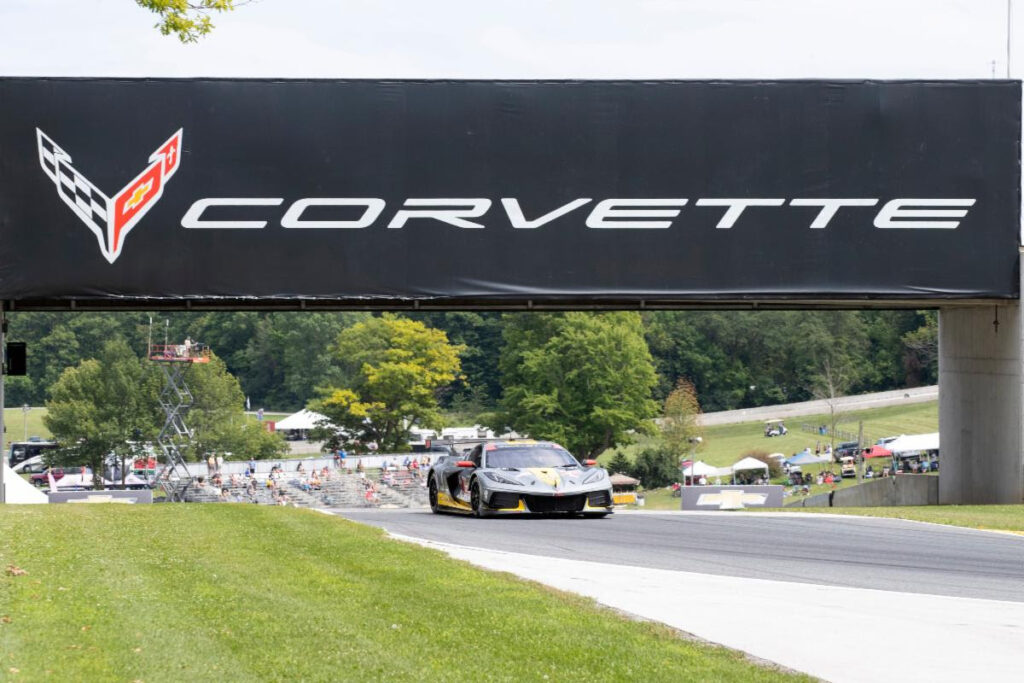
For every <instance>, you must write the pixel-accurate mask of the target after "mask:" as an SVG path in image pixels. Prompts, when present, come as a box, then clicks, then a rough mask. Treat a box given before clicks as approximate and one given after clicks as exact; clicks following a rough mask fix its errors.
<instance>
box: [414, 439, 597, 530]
mask: <svg viewBox="0 0 1024 683" xmlns="http://www.w3.org/2000/svg"><path fill="white" fill-rule="evenodd" d="M427 490H428V493H429V496H430V509H431V510H433V511H434V512H462V513H466V514H472V515H475V516H477V517H483V516H488V515H498V514H509V513H528V514H529V513H534V514H536V513H541V514H548V513H567V514H580V515H584V516H587V517H604V516H605V515H607V514H609V513H611V512H612V507H613V501H612V484H611V480H610V479H609V478H608V472H607V471H606V470H604V469H603V468H601V467H597V466H596V462H595V461H593V460H587V461H584V462H583V464H580V462H579V461H577V460H576V458H574V457H573V456H572V454H570V453H569V452H568V451H567V450H565V449H564V448H562V447H561V446H559V445H558V444H555V443H551V442H546V441H532V440H510V441H492V442H488V443H481V444H479V445H478V446H477V447H476V448H474V449H473V450H472V451H470V452H469V454H468V455H465V456H463V458H462V459H457V458H456V457H452V456H447V457H445V458H442V459H441V460H440V461H439V462H437V463H435V464H434V466H433V467H431V468H430V472H429V474H428V478H427Z"/></svg>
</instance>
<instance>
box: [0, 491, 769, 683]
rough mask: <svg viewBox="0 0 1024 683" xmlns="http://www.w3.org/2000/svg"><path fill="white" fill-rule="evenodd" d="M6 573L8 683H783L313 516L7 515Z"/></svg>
mask: <svg viewBox="0 0 1024 683" xmlns="http://www.w3.org/2000/svg"><path fill="white" fill-rule="evenodd" d="M9 565H14V566H16V567H19V568H21V569H23V570H25V571H26V572H27V573H26V574H25V575H17V576H14V575H11V574H10V573H4V574H3V575H0V679H5V678H7V679H10V680H122V681H132V680H145V681H178V680H197V679H198V680H285V679H289V680H384V679H387V680H424V679H433V678H437V679H441V678H444V679H452V680H509V681H513V680H543V679H545V678H547V679H550V680H588V681H590V680H627V679H636V680H698V679H699V680H716V681H719V680H721V681H741V680H742V681H749V680H778V679H783V678H788V677H789V676H787V675H786V674H783V673H780V672H777V671H773V670H770V669H766V668H762V667H759V666H757V665H755V664H753V663H751V662H749V661H747V660H746V659H745V658H744V657H743V656H742V655H740V654H738V653H735V652H732V651H729V650H726V649H724V648H718V647H712V646H707V645H703V644H698V643H694V642H690V641H686V640H683V639H681V638H679V637H678V636H677V635H676V634H675V633H674V632H672V631H670V630H669V629H667V628H664V627H661V626H658V625H655V624H650V623H641V622H634V621H630V620H627V619H625V618H622V617H620V616H618V615H617V614H615V613H612V612H610V611H608V610H603V609H600V608H597V607H595V606H594V604H593V603H592V602H590V601H589V600H585V599H582V598H578V597H574V596H570V595H566V594H563V593H558V592H555V591H551V590H547V589H544V588H542V587H539V586H537V585H536V584H531V583H528V582H524V581H520V580H518V579H515V578H512V577H509V576H508V575H501V574H494V573H489V572H484V571H480V570H477V569H474V568H472V567H470V566H469V565H467V564H464V563H461V562H457V561H454V560H451V559H450V558H448V557H446V556H444V555H442V554H441V553H439V552H435V551H431V550H426V549H423V548H419V547H416V546H412V545H408V544H403V543H399V542H397V541H393V540H390V539H388V538H387V537H386V536H384V534H383V533H382V532H380V531H378V530H376V529H371V528H368V527H363V526H360V525H356V524H353V523H350V522H346V521H344V520H340V519H338V518H333V517H326V516H323V515H320V514H317V513H314V512H311V511H308V510H295V509H286V508H273V507H262V506H260V507H257V506H243V505H154V506H139V507H122V506H106V505H59V506H58V505H51V506H31V507H17V506H7V507H6V508H4V509H3V510H2V511H0V566H2V567H8V566H9Z"/></svg>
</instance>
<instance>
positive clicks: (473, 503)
mask: <svg viewBox="0 0 1024 683" xmlns="http://www.w3.org/2000/svg"><path fill="white" fill-rule="evenodd" d="M469 505H470V507H472V508H473V516H474V517H483V516H484V509H483V506H484V501H483V499H482V498H481V497H480V484H478V483H477V482H475V481H474V482H473V485H472V486H471V487H470V489H469Z"/></svg>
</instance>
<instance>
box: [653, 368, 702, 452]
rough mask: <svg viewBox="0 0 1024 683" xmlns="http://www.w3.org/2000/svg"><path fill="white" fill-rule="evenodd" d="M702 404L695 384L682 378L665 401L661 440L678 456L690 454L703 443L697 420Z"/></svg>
mask: <svg viewBox="0 0 1024 683" xmlns="http://www.w3.org/2000/svg"><path fill="white" fill-rule="evenodd" d="M699 415H700V403H699V402H698V401H697V390H696V389H695V388H694V386H693V382H691V381H690V380H688V379H685V378H682V379H680V380H679V381H677V382H676V388H675V389H674V390H673V391H672V393H671V394H669V395H668V397H667V398H666V399H665V414H664V416H663V417H662V420H661V439H662V441H664V443H665V446H666V448H668V450H669V451H671V452H672V453H675V454H676V455H677V456H681V455H683V454H684V453H688V452H690V451H692V450H695V448H696V447H697V446H698V445H699V444H701V443H702V442H703V438H702V436H701V428H700V425H699V424H697V418H698V416H699Z"/></svg>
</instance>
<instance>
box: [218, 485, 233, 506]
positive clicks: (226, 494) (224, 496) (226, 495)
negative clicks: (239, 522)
mask: <svg viewBox="0 0 1024 683" xmlns="http://www.w3.org/2000/svg"><path fill="white" fill-rule="evenodd" d="M230 501H231V491H229V490H227V489H225V488H222V489H221V490H220V502H222V503H228V502H230Z"/></svg>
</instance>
